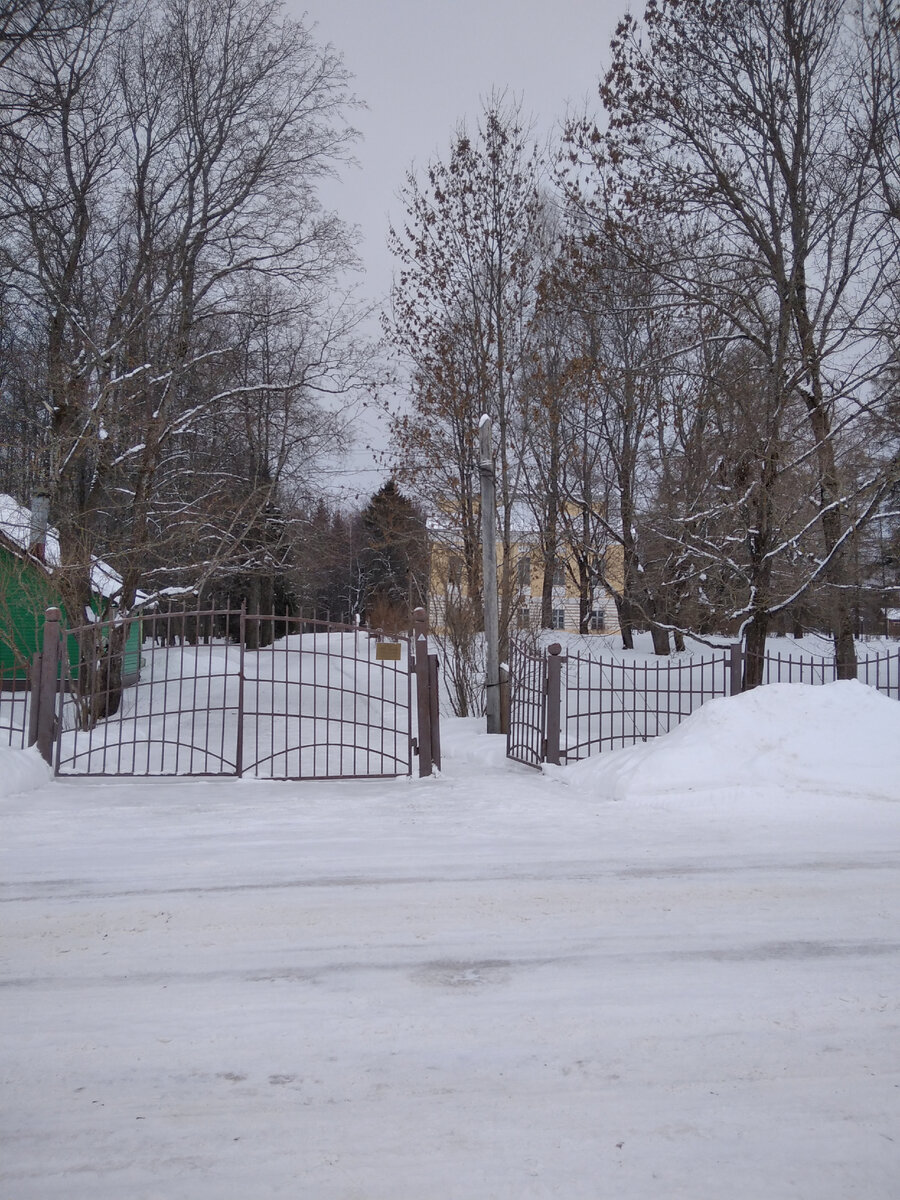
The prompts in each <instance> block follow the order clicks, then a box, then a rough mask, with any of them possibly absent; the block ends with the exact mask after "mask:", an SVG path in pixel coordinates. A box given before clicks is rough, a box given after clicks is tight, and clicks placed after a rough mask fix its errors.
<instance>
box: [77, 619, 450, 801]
mask: <svg viewBox="0 0 900 1200" xmlns="http://www.w3.org/2000/svg"><path fill="white" fill-rule="evenodd" d="M134 623H140V632H139V636H138V637H137V638H135V637H134V636H132V626H133V624H134ZM136 642H137V643H138V644H139V645H140V661H139V664H138V666H139V669H138V670H137V672H134V671H132V670H131V666H132V665H134V664H129V663H128V661H127V654H128V651H127V650H126V647H127V646H133V645H134V644H135V643H136ZM61 644H67V645H69V646H71V645H73V644H75V645H77V647H78V652H77V654H75V656H74V662H72V661H70V659H71V657H72V655H71V653H70V652H66V653H60V655H59V658H58V661H59V664H60V667H59V681H58V705H57V723H56V747H55V756H54V757H55V764H56V770H57V773H59V774H61V775H145V776H157V775H234V776H253V777H256V778H264V779H336V778H343V779H346V778H373V777H382V776H394V775H401V774H409V773H411V771H412V764H413V751H414V746H415V741H414V737H413V733H414V722H413V705H412V695H413V692H412V676H411V667H412V665H413V661H412V659H411V656H410V649H409V638H407V637H398V638H396V639H393V640H392V641H391V643H390V645H389V647H386V646H385V642H384V639H382V638H381V636H380V635H376V634H373V633H370V631H368V630H365V629H360V628H358V627H355V626H347V625H337V624H334V623H330V622H325V621H316V620H312V619H309V618H305V617H302V616H289V617H286V616H259V615H248V614H246V613H244V612H243V611H237V610H233V609H207V610H201V611H193V612H179V613H160V614H156V615H154V616H150V617H144V618H142V617H138V616H135V617H129V618H127V619H125V620H121V621H117V622H116V623H115V624H114V625H107V626H100V625H93V626H84V627H82V628H80V629H72V630H69V631H68V634H67V637H65V638H63V639H62V643H61ZM379 647H380V648H379ZM422 648H423V659H422V661H423V663H425V664H426V670H425V672H424V678H423V683H422V684H420V686H424V687H425V688H428V687H429V685H430V682H431V680H432V678H433V671H432V670H431V669H428V664H429V658H428V655H427V640H426V639H425V637H424V634H423V640H422ZM135 674H136V677H134V676H135ZM129 675H131V682H130V685H128V686H123V679H125V678H128V677H129ZM434 683H435V685H436V680H435V681H434ZM432 710H434V716H435V722H436V706H435V705H434V704H433V702H432V700H431V697H430V695H428V694H426V695H425V711H427V712H431V711H432ZM429 734H430V736H431V740H432V741H433V742H436V743H437V744H438V754H437V755H433V754H429V755H428V756H427V761H426V759H424V758H420V773H421V774H429V773H430V772H431V763H432V759H433V758H434V760H435V761H436V762H437V763H438V764H439V738H438V735H437V730H436V728H435V729H431V728H430V729H429ZM420 736H421V734H420Z"/></svg>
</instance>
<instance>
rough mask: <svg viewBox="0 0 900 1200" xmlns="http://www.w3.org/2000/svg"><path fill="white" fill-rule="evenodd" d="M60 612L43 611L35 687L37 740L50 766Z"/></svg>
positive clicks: (54, 714)
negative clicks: (42, 631)
mask: <svg viewBox="0 0 900 1200" xmlns="http://www.w3.org/2000/svg"><path fill="white" fill-rule="evenodd" d="M61 618H62V613H61V612H60V611H59V609H58V608H48V609H47V611H46V613H45V614H44V648H43V650H42V651H41V677H40V684H39V686H38V691H39V697H38V713H37V728H36V742H37V748H38V753H39V754H40V756H41V758H42V759H43V760H44V762H47V763H50V765H51V766H52V765H53V743H54V741H55V740H56V738H55V735H56V729H55V725H56V699H57V693H58V692H59V677H60V672H61V670H62V664H61V655H60V630H59V623H60V620H61Z"/></svg>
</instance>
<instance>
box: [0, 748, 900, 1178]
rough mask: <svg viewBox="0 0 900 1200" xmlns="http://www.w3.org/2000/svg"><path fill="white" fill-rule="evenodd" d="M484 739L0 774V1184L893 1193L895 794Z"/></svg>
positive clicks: (896, 1172) (896, 1165)
mask: <svg viewBox="0 0 900 1200" xmlns="http://www.w3.org/2000/svg"><path fill="white" fill-rule="evenodd" d="M487 742H488V739H482V743H483V744H482V745H481V747H480V751H479V753H473V754H471V755H469V756H468V757H467V756H466V755H465V754H462V755H461V756H460V757H454V756H453V746H452V744H451V746H450V751H451V753H450V757H449V760H448V763H447V772H446V774H445V776H444V777H443V778H442V779H440V780H434V781H421V782H419V781H412V782H408V781H396V782H388V783H363V784H360V783H354V784H330V785H329V784H323V785H292V784H269V783H235V782H223V783H206V782H179V781H159V782H155V783H151V782H138V783H121V782H108V783H100V784H97V783H93V782H92V783H87V782H84V781H65V782H59V783H57V784H54V785H51V786H48V787H45V788H43V789H41V790H40V791H38V792H33V793H31V794H29V795H26V796H22V797H19V798H13V799H8V800H6V801H4V804H3V827H4V830H3V832H4V837H3V842H4V848H3V862H2V881H3V890H2V899H3V901H4V903H3V905H2V909H0V911H2V914H3V930H4V936H3V964H2V983H3V987H2V989H0V994H2V1008H3V1012H2V1025H0V1039H2V1071H3V1075H2V1077H3V1083H4V1086H3V1094H4V1099H3V1117H2V1123H3V1125H2V1132H3V1142H4V1146H5V1148H4V1151H3V1157H2V1163H0V1195H2V1196H3V1197H4V1200H56V1198H57V1197H66V1198H67V1200H72V1198H79V1197H90V1198H91V1200H121V1198H122V1197H128V1200H151V1198H153V1200H213V1198H215V1200H232V1198H234V1200H238V1198H240V1200H262V1198H264V1197H270V1196H284V1197H292V1198H294V1197H303V1198H307V1197H308V1198H310V1200H338V1198H340V1200H351V1198H360V1200H382V1198H383V1200H451V1198H452V1200H485V1198H487V1197H502V1198H506V1197H509V1198H510V1200H512V1198H516V1200H526V1198H531V1197H535V1198H536V1197H559V1198H560V1200H582V1198H583V1200H606V1198H607V1197H608V1198H609V1200H612V1198H614V1197H615V1200H644V1198H650V1197H654V1198H666V1200H668V1198H670V1197H689V1198H690V1200H707V1198H708V1200H713V1198H715V1200H719V1198H722V1197H727V1198H728V1200H762V1198H763V1197H764V1198H765V1200H780V1198H781V1197H791V1198H795V1197H796V1198H799V1197H803V1198H809V1200H847V1198H849V1197H859V1198H861V1200H862V1198H865V1200H892V1198H894V1197H896V1196H897V1195H898V1189H900V1184H898V1180H900V869H898V868H900V837H898V834H900V812H898V810H900V805H897V804H891V803H888V802H885V801H877V800H874V799H873V800H865V799H860V800H856V801H854V800H851V799H849V798H847V797H844V798H840V799H837V800H834V801H830V802H828V803H820V806H819V815H818V819H816V818H815V808H814V805H813V801H812V800H811V799H810V798H808V797H807V798H804V799H802V801H799V802H798V803H797V804H796V806H795V807H794V808H793V809H791V810H790V811H787V810H788V808H789V806H787V805H785V803H784V797H782V798H776V799H774V800H772V799H771V798H765V797H762V796H760V797H757V798H756V801H755V802H753V803H750V802H747V800H746V797H744V798H743V800H742V802H741V803H738V797H737V795H736V794H734V793H728V792H723V793H720V794H716V795H715V797H714V798H712V799H711V798H710V797H709V796H707V797H706V798H698V797H697V796H691V797H685V798H682V799H681V800H673V799H670V798H666V799H665V800H664V801H663V800H658V801H655V802H653V801H648V802H645V803H642V804H628V805H626V804H624V803H619V804H616V803H610V802H608V801H604V800H602V799H596V798H591V797H589V796H586V795H585V794H584V793H583V792H582V791H580V790H578V789H576V788H574V787H565V786H562V785H561V784H560V783H559V782H558V780H557V779H554V778H546V777H541V776H539V775H537V774H536V773H532V772H529V771H528V770H527V769H525V768H515V767H508V766H506V765H505V764H502V763H501V762H500V761H499V756H498V755H497V753H496V747H493V746H490V747H488V748H487V749H485V745H486V744H487ZM816 803H819V801H816Z"/></svg>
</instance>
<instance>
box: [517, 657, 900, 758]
mask: <svg viewBox="0 0 900 1200" xmlns="http://www.w3.org/2000/svg"><path fill="white" fill-rule="evenodd" d="M742 665H743V660H742V652H741V647H740V645H739V644H734V645H732V646H730V647H725V648H723V649H722V650H721V651H714V652H712V653H711V654H710V655H708V656H706V657H703V658H694V657H688V656H685V657H678V658H662V659H658V660H647V661H643V662H627V661H619V660H615V659H603V658H593V657H591V656H589V655H581V654H577V653H574V654H573V653H570V654H567V655H563V654H562V653H561V647H560V646H559V645H554V646H550V647H548V648H547V649H546V650H544V649H538V650H534V649H531V648H529V647H528V646H527V645H526V644H525V643H520V642H519V641H518V640H517V639H516V638H512V639H511V640H510V653H509V667H510V681H509V682H510V721H509V733H508V735H507V754H508V755H509V757H510V758H513V759H516V760H517V761H519V762H524V763H527V764H528V765H529V766H540V765H541V763H542V762H551V763H553V762H555V763H564V762H574V761H576V760H577V759H581V758H587V757H588V756H589V755H592V754H598V753H601V752H603V751H607V750H617V749H621V748H623V747H625V746H633V745H634V744H635V743H637V742H643V741H647V740H648V738H653V737H658V736H659V735H660V734H663V733H668V732H669V730H671V729H674V728H675V726H677V725H678V724H679V723H680V722H681V721H683V720H684V718H685V717H688V716H690V714H691V713H692V712H693V711H694V710H695V709H696V708H699V706H700V705H701V704H704V703H706V701H707V700H712V699H714V698H716V697H719V696H727V695H733V694H735V693H736V692H738V691H740V687H741V670H742ZM836 678H837V666H836V663H835V662H834V661H833V660H831V659H824V658H811V657H809V656H807V657H802V656H793V655H784V654H774V655H767V656H766V659H765V662H764V669H763V682H764V683H765V684H769V683H806V684H822V683H830V682H832V681H833V680H835V679H836ZM857 678H858V679H859V680H860V681H861V682H863V683H866V684H868V685H869V686H871V687H874V688H876V689H877V690H878V691H879V692H881V693H882V694H883V695H886V696H889V697H893V698H895V699H898V700H900V649H897V650H895V651H890V652H887V653H885V654H880V655H868V656H866V657H862V656H861V657H860V660H859V664H858V670H857Z"/></svg>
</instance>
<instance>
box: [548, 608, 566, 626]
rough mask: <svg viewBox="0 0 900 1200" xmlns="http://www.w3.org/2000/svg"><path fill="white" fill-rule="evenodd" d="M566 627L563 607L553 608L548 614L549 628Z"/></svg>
mask: <svg viewBox="0 0 900 1200" xmlns="http://www.w3.org/2000/svg"><path fill="white" fill-rule="evenodd" d="M565 627H566V610H565V609H564V608H554V610H553V612H552V613H551V614H550V628H551V629H565Z"/></svg>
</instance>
